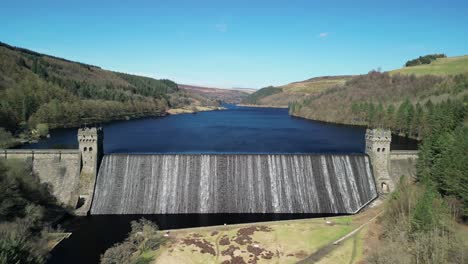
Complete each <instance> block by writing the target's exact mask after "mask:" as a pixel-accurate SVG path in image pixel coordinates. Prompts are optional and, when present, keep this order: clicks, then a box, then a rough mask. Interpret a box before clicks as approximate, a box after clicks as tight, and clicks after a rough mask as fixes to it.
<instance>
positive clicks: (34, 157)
mask: <svg viewBox="0 0 468 264" xmlns="http://www.w3.org/2000/svg"><path fill="white" fill-rule="evenodd" d="M0 159H7V160H12V159H18V160H24V161H26V162H27V163H28V164H29V165H30V166H31V168H32V171H33V173H34V174H36V175H37V176H38V177H39V179H40V181H41V182H42V183H46V184H48V185H50V187H51V189H52V193H53V194H54V196H55V197H56V198H57V199H58V201H59V202H61V203H63V204H65V205H69V206H75V205H76V203H77V201H78V185H79V180H80V171H81V152H80V151H79V150H22V149H18V150H16V149H8V150H0Z"/></svg>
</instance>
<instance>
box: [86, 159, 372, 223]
mask: <svg viewBox="0 0 468 264" xmlns="http://www.w3.org/2000/svg"><path fill="white" fill-rule="evenodd" d="M376 197H377V191H376V187H375V182H374V178H373V176H372V171H371V168H370V164H369V159H368V157H367V156H365V155H307V154H304V155H284V154H283V155H282V154H276V155H267V154H258V155H253V154H237V155H234V154H233V155H228V154H224V155H223V154H213V155H187V154H185V155H184V154H182V155H177V154H173V155H164V154H162V155H122V154H114V155H108V156H105V157H104V159H103V161H102V164H101V168H100V170H99V174H98V177H97V182H96V188H95V192H94V200H93V204H92V208H91V214H194V213H199V214H206V213H334V214H344V213H355V212H357V211H358V210H359V209H360V208H361V207H362V206H364V205H365V204H367V203H368V202H369V201H371V200H373V199H374V198H376Z"/></svg>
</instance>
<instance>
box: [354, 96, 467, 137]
mask: <svg viewBox="0 0 468 264" xmlns="http://www.w3.org/2000/svg"><path fill="white" fill-rule="evenodd" d="M466 99H467V98H466V97H465V100H450V99H449V100H447V101H443V102H441V103H439V104H437V105H435V104H434V103H432V101H431V100H428V101H427V102H426V103H424V104H421V103H419V102H417V103H416V104H412V103H411V101H410V100H409V99H406V100H405V101H403V102H402V103H401V104H400V105H399V106H395V105H393V104H389V105H388V106H387V107H384V106H383V104H382V103H379V104H374V103H372V102H364V103H353V104H352V105H351V113H352V116H353V117H354V119H353V121H354V122H355V123H360V124H367V125H368V126H370V127H381V128H388V129H391V130H392V131H393V132H394V133H395V134H399V135H404V136H406V137H412V138H418V139H420V138H423V137H424V136H425V135H430V134H431V133H432V132H433V131H434V126H437V124H439V122H440V120H444V121H445V122H446V125H447V126H448V127H451V128H453V127H454V124H459V123H460V122H461V121H463V118H464V115H465V114H464V113H465V106H464V104H463V101H466Z"/></svg>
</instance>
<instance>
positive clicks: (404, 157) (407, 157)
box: [389, 150, 418, 183]
mask: <svg viewBox="0 0 468 264" xmlns="http://www.w3.org/2000/svg"><path fill="white" fill-rule="evenodd" d="M417 161H418V151H417V150H392V151H391V152H390V170H389V172H390V177H391V178H392V179H393V181H394V182H395V183H397V182H398V180H399V179H400V177H401V176H407V177H410V178H415V177H416V163H417Z"/></svg>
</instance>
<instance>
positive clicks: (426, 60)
mask: <svg viewBox="0 0 468 264" xmlns="http://www.w3.org/2000/svg"><path fill="white" fill-rule="evenodd" d="M438 58H447V55H445V54H430V55H426V56H419V57H418V58H417V59H413V60H409V61H407V62H406V63H405V66H406V67H411V66H416V65H421V64H430V63H431V62H433V61H435V60H436V59H438Z"/></svg>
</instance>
